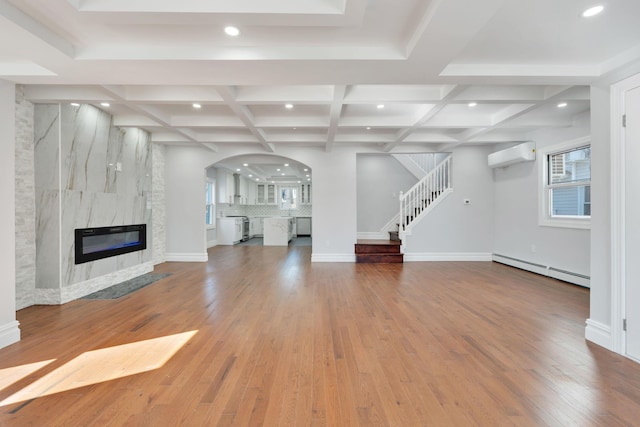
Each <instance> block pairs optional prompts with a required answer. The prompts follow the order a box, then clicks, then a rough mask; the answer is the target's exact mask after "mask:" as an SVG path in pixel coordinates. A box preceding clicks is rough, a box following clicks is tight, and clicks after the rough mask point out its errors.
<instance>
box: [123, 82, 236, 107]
mask: <svg viewBox="0 0 640 427" xmlns="http://www.w3.org/2000/svg"><path fill="white" fill-rule="evenodd" d="M125 96H126V99H127V100H128V101H131V102H145V103H163V104H171V103H176V104H191V103H193V102H198V103H201V104H204V103H210V104H222V103H223V102H224V101H223V99H222V97H221V96H220V95H219V94H218V93H217V92H215V91H214V90H212V89H211V88H210V87H208V86H202V85H199V86H169V85H167V86H127V88H126V91H125Z"/></svg>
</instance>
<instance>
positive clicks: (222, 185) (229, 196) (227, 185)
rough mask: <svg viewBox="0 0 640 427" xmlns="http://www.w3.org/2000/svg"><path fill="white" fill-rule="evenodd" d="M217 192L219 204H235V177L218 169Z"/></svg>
mask: <svg viewBox="0 0 640 427" xmlns="http://www.w3.org/2000/svg"><path fill="white" fill-rule="evenodd" d="M216 191H217V192H218V194H217V197H216V200H218V203H228V204H230V205H231V204H233V195H234V193H235V186H234V183H233V175H232V174H230V173H229V172H227V171H225V170H222V169H218V171H217V172H216Z"/></svg>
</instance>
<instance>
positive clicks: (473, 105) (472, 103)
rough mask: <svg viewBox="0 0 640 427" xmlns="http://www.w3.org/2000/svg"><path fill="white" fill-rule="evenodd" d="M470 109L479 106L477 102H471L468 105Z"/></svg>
mask: <svg viewBox="0 0 640 427" xmlns="http://www.w3.org/2000/svg"><path fill="white" fill-rule="evenodd" d="M467 105H468V106H469V107H475V106H476V105H478V103H477V102H470V103H468V104H467Z"/></svg>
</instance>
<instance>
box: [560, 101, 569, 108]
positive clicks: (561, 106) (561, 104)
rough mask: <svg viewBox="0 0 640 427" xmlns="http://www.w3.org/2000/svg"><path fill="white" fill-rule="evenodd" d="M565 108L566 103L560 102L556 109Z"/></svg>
mask: <svg viewBox="0 0 640 427" xmlns="http://www.w3.org/2000/svg"><path fill="white" fill-rule="evenodd" d="M566 106H567V103H566V102H561V103H560V104H558V108H564V107H566Z"/></svg>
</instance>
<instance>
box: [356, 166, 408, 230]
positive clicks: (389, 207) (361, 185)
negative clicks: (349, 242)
mask: <svg viewBox="0 0 640 427" xmlns="http://www.w3.org/2000/svg"><path fill="white" fill-rule="evenodd" d="M356 173H357V178H356V179H357V182H356V189H357V192H358V204H357V209H358V219H357V221H358V232H359V233H360V232H367V233H370V232H379V231H380V230H381V229H382V228H383V227H384V226H385V225H386V224H387V223H388V222H389V221H390V220H391V219H393V218H394V217H395V216H396V215H398V211H399V209H400V203H399V201H398V197H399V192H401V191H402V192H405V191H407V190H408V189H410V188H411V187H412V186H413V185H414V184H415V183H416V182H418V180H417V179H416V177H415V176H414V175H413V174H412V173H411V172H409V171H408V170H407V169H406V168H405V167H404V166H402V164H400V162H399V161H397V160H396V159H395V158H394V157H393V156H391V155H390V154H359V155H358V156H357V157H356ZM396 229H397V228H394V230H396Z"/></svg>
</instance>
